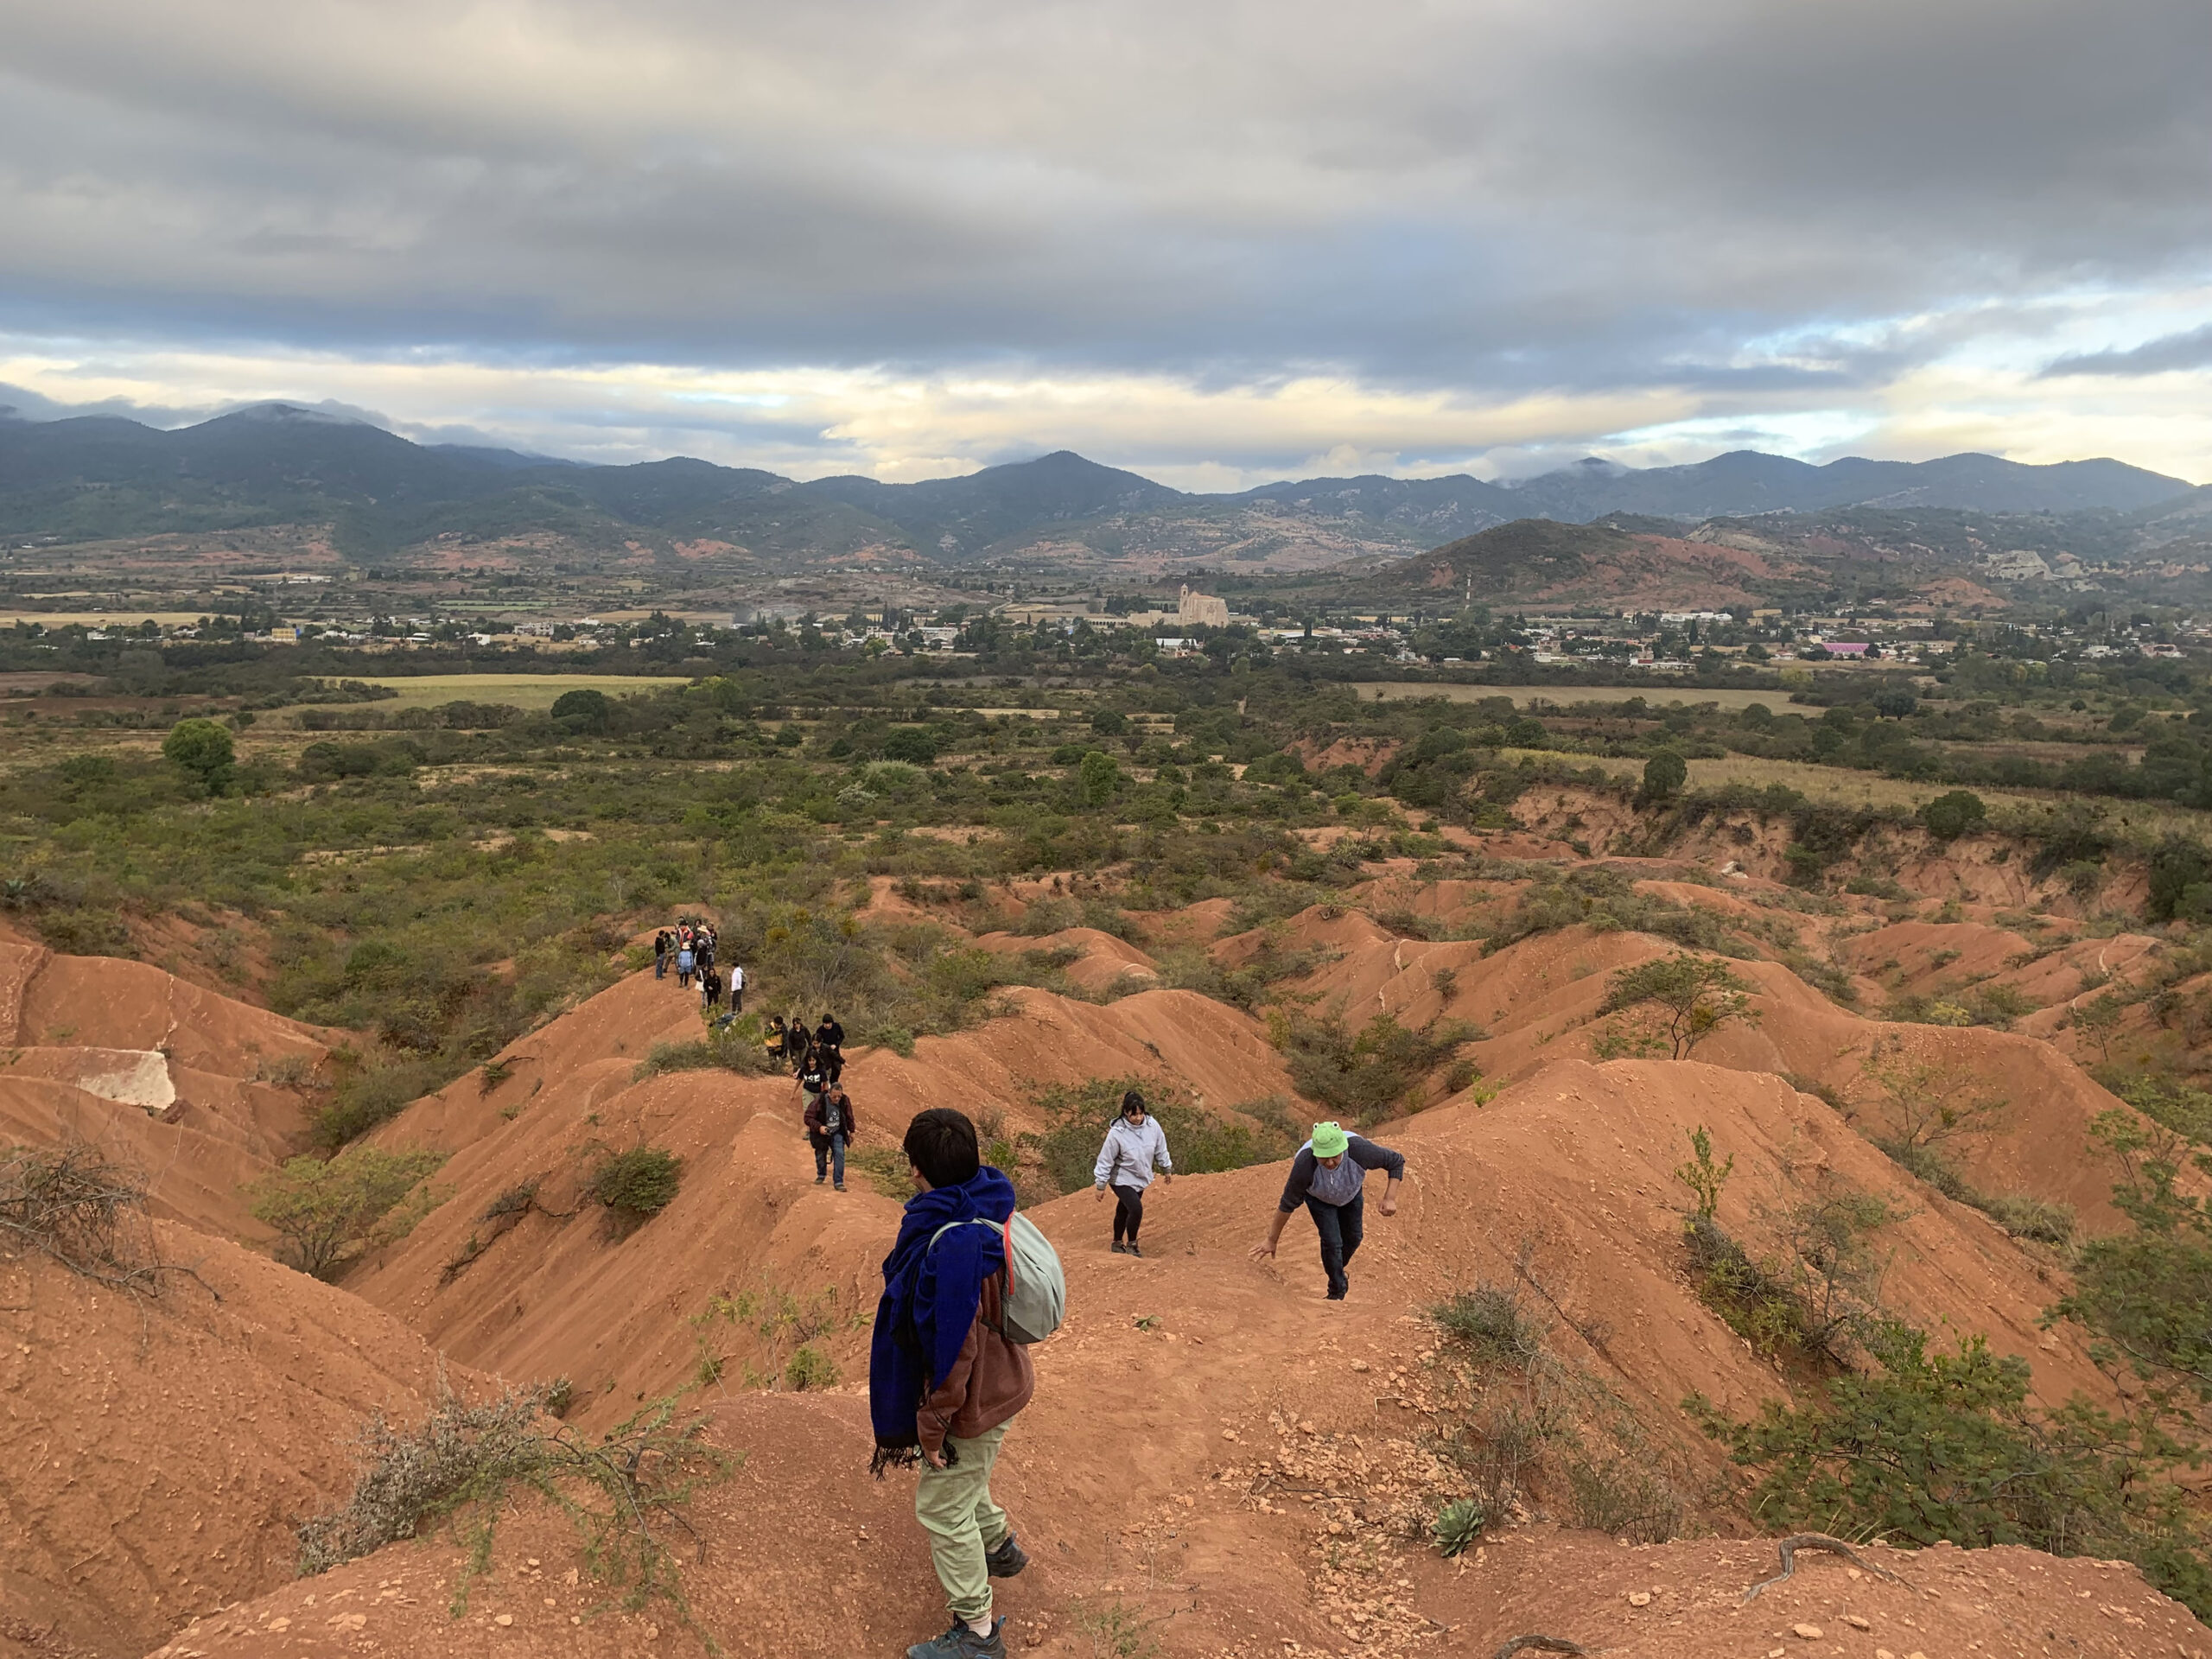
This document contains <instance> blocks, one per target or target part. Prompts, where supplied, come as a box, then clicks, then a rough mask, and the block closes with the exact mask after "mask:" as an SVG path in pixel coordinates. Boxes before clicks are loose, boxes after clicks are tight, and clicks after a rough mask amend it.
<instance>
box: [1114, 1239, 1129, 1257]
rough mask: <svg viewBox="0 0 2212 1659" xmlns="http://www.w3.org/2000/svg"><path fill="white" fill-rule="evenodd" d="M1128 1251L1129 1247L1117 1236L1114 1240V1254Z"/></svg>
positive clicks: (1123, 1253) (1126, 1253)
mask: <svg viewBox="0 0 2212 1659" xmlns="http://www.w3.org/2000/svg"><path fill="white" fill-rule="evenodd" d="M1128 1253H1129V1247H1128V1245H1126V1244H1124V1243H1122V1241H1121V1240H1120V1239H1118V1238H1117V1239H1116V1240H1115V1241H1114V1254H1115V1255H1128Z"/></svg>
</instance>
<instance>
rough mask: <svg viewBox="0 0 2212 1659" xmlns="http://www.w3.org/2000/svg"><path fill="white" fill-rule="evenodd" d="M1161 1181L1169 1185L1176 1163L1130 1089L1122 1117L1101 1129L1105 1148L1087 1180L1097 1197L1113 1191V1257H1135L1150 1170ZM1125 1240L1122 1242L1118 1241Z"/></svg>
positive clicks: (1157, 1127) (1163, 1134)
mask: <svg viewBox="0 0 2212 1659" xmlns="http://www.w3.org/2000/svg"><path fill="white" fill-rule="evenodd" d="M1155 1165H1156V1166H1158V1167H1159V1170H1160V1179H1161V1180H1162V1181H1164V1182H1166V1184H1168V1185H1173V1184H1174V1180H1175V1173H1174V1172H1175V1160H1173V1158H1170V1157H1169V1156H1168V1155H1167V1135H1166V1132H1165V1131H1164V1130H1162V1129H1161V1128H1160V1120H1159V1119H1158V1118H1156V1117H1154V1116H1152V1115H1151V1114H1150V1113H1148V1112H1147V1111H1146V1110H1145V1105H1144V1096H1142V1095H1141V1094H1139V1093H1138V1092H1137V1091H1136V1090H1134V1089H1132V1090H1129V1091H1128V1093H1127V1094H1125V1095H1123V1096H1122V1115H1121V1116H1119V1117H1117V1118H1116V1119H1115V1120H1114V1122H1113V1123H1112V1124H1111V1125H1110V1126H1109V1128H1107V1130H1106V1143H1105V1144H1104V1145H1103V1146H1102V1147H1099V1148H1098V1163H1097V1166H1096V1168H1094V1169H1093V1170H1092V1171H1091V1172H1090V1174H1091V1179H1092V1180H1094V1181H1095V1182H1096V1184H1097V1188H1098V1196H1099V1198H1102V1199H1103V1198H1105V1196H1106V1189H1107V1188H1108V1187H1109V1186H1110V1187H1112V1188H1113V1189H1114V1198H1115V1205H1114V1254H1115V1255H1138V1256H1141V1255H1143V1254H1144V1252H1143V1251H1142V1250H1141V1249H1138V1248H1137V1229H1138V1228H1140V1227H1141V1226H1142V1225H1143V1224H1144V1190H1145V1188H1147V1186H1150V1185H1152V1172H1153V1169H1154V1166H1155ZM1124 1237H1126V1238H1127V1239H1128V1243H1122V1240H1123V1238H1124Z"/></svg>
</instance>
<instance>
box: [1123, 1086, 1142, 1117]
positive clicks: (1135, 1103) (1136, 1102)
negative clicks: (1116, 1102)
mask: <svg viewBox="0 0 2212 1659" xmlns="http://www.w3.org/2000/svg"><path fill="white" fill-rule="evenodd" d="M1144 1109H1145V1104H1144V1096H1142V1095H1141V1094H1139V1093H1138V1092H1137V1091H1136V1090H1134V1089H1132V1090H1129V1092H1128V1093H1127V1094H1126V1095H1123V1096H1122V1116H1123V1117H1127V1116H1128V1115H1129V1114H1130V1113H1131V1112H1141V1111H1143V1110H1144Z"/></svg>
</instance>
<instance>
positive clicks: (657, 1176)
mask: <svg viewBox="0 0 2212 1659" xmlns="http://www.w3.org/2000/svg"><path fill="white" fill-rule="evenodd" d="M681 1185H683V1160H682V1159H681V1158H679V1157H677V1155H676V1154H674V1153H672V1152H671V1151H669V1150H668V1149H667V1148H666V1147H631V1148H630V1149H629V1150H628V1151H627V1152H617V1153H611V1154H608V1155H607V1157H606V1158H605V1159H603V1160H601V1162H600V1165H599V1167H598V1168H597V1169H595V1170H594V1171H593V1172H592V1177H591V1180H590V1182H589V1184H588V1185H587V1186H586V1187H585V1189H584V1190H585V1191H586V1192H588V1193H589V1194H590V1195H591V1196H592V1197H593V1198H595V1199H597V1200H598V1201H599V1202H600V1203H601V1204H603V1205H606V1206H607V1208H608V1209H609V1210H612V1211H614V1212H615V1213H616V1214H618V1215H621V1216H626V1217H636V1218H638V1219H640V1220H642V1219H643V1218H645V1217H648V1216H657V1215H658V1214H659V1213H660V1212H661V1211H664V1210H665V1209H667V1208H668V1206H669V1205H671V1204H672V1203H674V1202H675V1200H676V1193H677V1188H678V1187H680V1186H681Z"/></svg>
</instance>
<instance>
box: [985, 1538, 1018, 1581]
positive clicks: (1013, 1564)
mask: <svg viewBox="0 0 2212 1659" xmlns="http://www.w3.org/2000/svg"><path fill="white" fill-rule="evenodd" d="M1028 1565H1029V1552H1028V1551H1027V1550H1025V1549H1024V1548H1022V1547H1021V1546H1020V1544H1017V1543H1016V1542H1014V1535H1013V1534H1012V1533H1010V1532H1009V1533H1008V1534H1007V1535H1006V1536H1005V1537H1003V1538H1001V1539H1000V1540H999V1541H998V1542H997V1544H995V1546H994V1547H992V1548H990V1549H988V1550H986V1551H985V1552H984V1553H983V1567H984V1568H985V1570H986V1572H987V1573H988V1574H989V1576H990V1577H992V1578H995V1579H1012V1578H1018V1577H1020V1573H1021V1569H1022V1568H1023V1567H1027V1566H1028Z"/></svg>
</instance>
